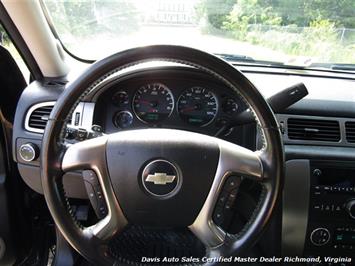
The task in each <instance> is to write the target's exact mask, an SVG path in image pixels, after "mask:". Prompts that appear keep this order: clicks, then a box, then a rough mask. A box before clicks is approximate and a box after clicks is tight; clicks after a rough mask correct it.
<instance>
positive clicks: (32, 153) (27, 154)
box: [19, 143, 39, 162]
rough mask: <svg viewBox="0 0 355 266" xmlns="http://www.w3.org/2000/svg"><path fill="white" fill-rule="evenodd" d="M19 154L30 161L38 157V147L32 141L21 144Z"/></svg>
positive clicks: (26, 160)
mask: <svg viewBox="0 0 355 266" xmlns="http://www.w3.org/2000/svg"><path fill="white" fill-rule="evenodd" d="M19 154H20V157H21V159H22V160H24V161H25V162H32V161H34V160H36V159H37V158H38V156H39V148H38V147H37V145H36V144H33V143H26V144H22V145H21V147H20V149H19Z"/></svg>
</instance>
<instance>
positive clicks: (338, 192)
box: [304, 161, 355, 257]
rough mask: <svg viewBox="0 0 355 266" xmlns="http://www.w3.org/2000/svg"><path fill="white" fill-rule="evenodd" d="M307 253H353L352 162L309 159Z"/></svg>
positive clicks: (354, 193) (354, 180)
mask: <svg viewBox="0 0 355 266" xmlns="http://www.w3.org/2000/svg"><path fill="white" fill-rule="evenodd" d="M309 170H310V175H309V176H310V196H309V214H308V225H307V233H306V239H305V249H304V255H306V256H343V257H344V256H348V257H353V256H354V254H355V163H341V162H326V161H311V162H310V167H309Z"/></svg>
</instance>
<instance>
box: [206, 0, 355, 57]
mask: <svg viewBox="0 0 355 266" xmlns="http://www.w3.org/2000/svg"><path fill="white" fill-rule="evenodd" d="M216 1H217V0H215V1H212V0H203V1H202V2H201V3H200V10H202V11H203V12H205V14H200V17H204V18H205V19H207V22H206V25H208V26H210V27H215V28H217V29H218V30H219V33H220V34H221V30H222V33H223V34H224V35H225V36H231V37H233V38H235V39H237V40H240V41H244V42H248V43H252V44H256V45H261V46H264V47H269V48H272V49H274V50H276V51H283V52H285V53H286V54H288V55H298V56H299V55H302V56H311V57H313V58H316V59H317V61H319V62H338V63H342V62H355V44H354V41H355V32H354V34H353V35H351V36H350V34H348V35H349V36H344V32H343V33H342V32H341V30H339V28H342V27H349V28H353V29H354V28H355V1H354V0H337V1H334V0H234V4H233V6H232V8H230V5H231V2H230V1H228V7H229V9H230V11H228V10H229V9H225V10H224V11H226V12H229V13H224V14H222V13H218V17H217V19H216V16H214V14H215V9H213V8H211V7H210V8H207V6H210V5H212V2H214V3H215V2H216ZM204 5H205V6H206V7H205V8H203V6H204ZM215 19H216V20H215ZM214 20H215V21H214ZM209 32H213V30H211V29H210V30H209Z"/></svg>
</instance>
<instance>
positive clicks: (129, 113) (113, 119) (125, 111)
mask: <svg viewBox="0 0 355 266" xmlns="http://www.w3.org/2000/svg"><path fill="white" fill-rule="evenodd" d="M123 113H125V114H128V115H129V116H130V117H132V122H131V123H130V124H129V125H128V126H127V127H130V126H131V125H132V124H133V119H134V117H133V114H132V113H131V112H130V111H128V110H123V111H118V112H116V113H115V114H114V115H113V117H112V123H113V125H114V126H115V127H116V128H118V129H126V128H127V127H121V126H119V125H118V124H117V123H116V119H115V118H116V117H118V116H119V115H120V114H123Z"/></svg>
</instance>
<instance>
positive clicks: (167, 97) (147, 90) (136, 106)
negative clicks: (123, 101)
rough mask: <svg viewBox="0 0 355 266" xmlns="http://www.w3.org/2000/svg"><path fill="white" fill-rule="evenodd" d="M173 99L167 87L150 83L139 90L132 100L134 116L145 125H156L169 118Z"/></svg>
mask: <svg viewBox="0 0 355 266" xmlns="http://www.w3.org/2000/svg"><path fill="white" fill-rule="evenodd" d="M173 109H174V97H173V95H172V93H171V91H170V90H169V88H168V87H167V86H165V85H164V84H161V83H151V84H147V85H145V86H143V87H141V88H139V89H138V90H137V91H136V93H135V95H134V98H133V110H134V113H135V114H136V116H137V117H138V118H139V119H140V120H141V121H143V122H146V123H157V122H160V121H163V120H164V119H166V118H167V117H169V116H170V114H171V112H172V111H173Z"/></svg>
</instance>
